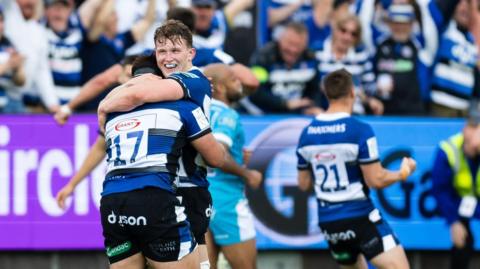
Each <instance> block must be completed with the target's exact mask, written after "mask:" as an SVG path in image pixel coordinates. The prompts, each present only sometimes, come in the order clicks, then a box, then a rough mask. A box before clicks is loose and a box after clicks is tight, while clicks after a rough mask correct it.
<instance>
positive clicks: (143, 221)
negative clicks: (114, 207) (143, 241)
mask: <svg viewBox="0 0 480 269" xmlns="http://www.w3.org/2000/svg"><path fill="white" fill-rule="evenodd" d="M107 220H108V222H109V223H111V224H115V223H118V224H120V226H124V225H129V226H146V225H147V218H145V217H144V216H140V217H134V216H123V215H118V216H117V215H115V213H114V212H113V211H112V213H111V214H110V215H108V218H107Z"/></svg>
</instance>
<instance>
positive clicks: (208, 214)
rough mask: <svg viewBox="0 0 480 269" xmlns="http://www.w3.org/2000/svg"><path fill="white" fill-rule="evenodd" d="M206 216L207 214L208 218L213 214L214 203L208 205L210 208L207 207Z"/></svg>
mask: <svg viewBox="0 0 480 269" xmlns="http://www.w3.org/2000/svg"><path fill="white" fill-rule="evenodd" d="M205 216H207V218H210V217H211V216H212V205H208V208H207V209H205Z"/></svg>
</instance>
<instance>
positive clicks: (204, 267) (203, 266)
mask: <svg viewBox="0 0 480 269" xmlns="http://www.w3.org/2000/svg"><path fill="white" fill-rule="evenodd" d="M200 269H210V261H209V260H206V261H203V262H201V263H200Z"/></svg>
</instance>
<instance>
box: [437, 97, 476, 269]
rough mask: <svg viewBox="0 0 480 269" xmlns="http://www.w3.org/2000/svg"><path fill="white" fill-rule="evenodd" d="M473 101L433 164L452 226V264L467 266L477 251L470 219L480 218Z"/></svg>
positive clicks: (439, 198) (439, 199)
mask: <svg viewBox="0 0 480 269" xmlns="http://www.w3.org/2000/svg"><path fill="white" fill-rule="evenodd" d="M478 104H479V103H478V101H477V102H476V103H475V102H473V103H472V106H471V108H470V112H469V115H468V118H467V122H466V124H465V126H464V127H463V130H462V132H461V133H458V134H455V135H453V136H451V137H449V138H448V139H446V140H444V141H442V142H441V143H440V145H439V149H438V151H437V154H436V157H435V162H434V164H433V168H432V180H433V188H432V192H433V196H434V197H435V199H436V201H437V206H438V208H439V210H440V214H441V215H442V216H443V217H444V218H445V220H446V222H447V225H448V226H449V227H450V237H451V239H452V243H453V246H452V249H451V251H450V259H451V260H450V268H452V269H465V268H468V264H469V262H470V260H471V257H472V254H473V244H474V242H473V241H474V239H473V235H472V231H471V229H470V221H471V220H472V219H478V218H480V207H478V206H477V199H478V197H479V195H480V174H479V173H480V171H479V168H480V158H479V157H480V125H479V124H480V107H479V106H478Z"/></svg>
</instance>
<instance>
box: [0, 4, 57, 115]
mask: <svg viewBox="0 0 480 269" xmlns="http://www.w3.org/2000/svg"><path fill="white" fill-rule="evenodd" d="M40 4H42V3H41V2H40V1H39V0H15V1H12V0H0V5H1V6H2V7H3V8H4V15H5V35H6V36H8V38H9V39H10V41H11V42H12V44H13V45H14V47H15V48H17V49H18V52H19V53H20V54H21V55H22V56H23V57H24V58H25V78H26V81H25V84H24V86H23V87H22V88H21V92H22V95H23V102H24V104H25V105H26V106H27V109H28V110H29V111H32V112H45V111H49V112H55V111H56V110H57V109H58V105H59V102H58V98H57V96H56V94H55V89H54V85H53V78H52V73H51V70H50V66H49V65H48V40H47V35H46V31H45V28H44V27H43V26H42V25H41V24H39V23H38V22H37V20H36V19H37V17H36V16H37V14H36V13H35V11H36V9H37V7H38V5H40ZM32 40H34V41H35V42H32Z"/></svg>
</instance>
